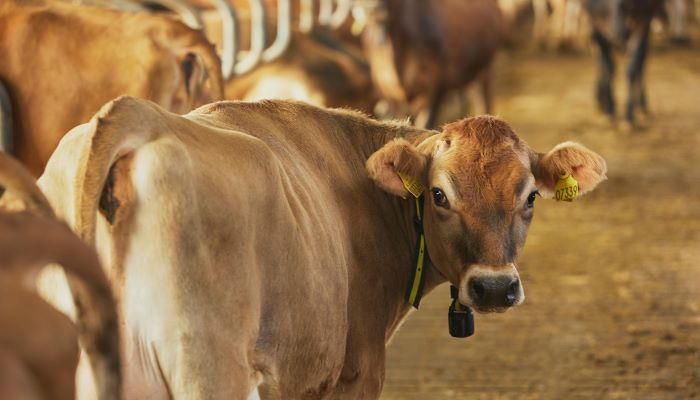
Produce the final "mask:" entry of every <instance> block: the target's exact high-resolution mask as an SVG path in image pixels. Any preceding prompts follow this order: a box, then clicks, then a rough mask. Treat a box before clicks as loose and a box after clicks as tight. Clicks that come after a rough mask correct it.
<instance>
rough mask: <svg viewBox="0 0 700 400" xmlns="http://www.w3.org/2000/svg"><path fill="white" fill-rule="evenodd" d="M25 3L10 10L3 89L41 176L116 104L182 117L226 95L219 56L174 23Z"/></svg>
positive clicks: (16, 132) (2, 56)
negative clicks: (73, 136) (61, 146)
mask: <svg viewBox="0 0 700 400" xmlns="http://www.w3.org/2000/svg"><path fill="white" fill-rule="evenodd" d="M16 3H17V2H16V1H15V0H11V1H3V2H2V4H0V60H2V62H0V81H2V82H3V83H4V86H5V87H6V89H7V92H8V93H9V97H10V99H11V105H12V114H13V115H12V120H13V139H14V140H13V142H14V143H13V146H14V149H13V153H14V154H15V155H16V156H17V157H18V158H19V159H20V160H21V161H22V162H23V163H24V164H26V165H27V166H28V167H29V169H30V170H31V172H32V173H33V174H35V175H36V176H38V175H40V174H41V172H42V171H43V169H44V165H45V163H46V161H47V160H48V159H49V156H50V155H51V153H52V152H53V150H54V148H55V147H56V145H57V144H58V141H59V140H60V139H61V137H62V136H63V134H64V133H65V132H67V131H68V130H69V129H70V128H71V127H73V126H75V125H77V124H80V123H83V122H85V121H87V120H88V119H89V118H90V116H91V115H93V114H94V113H95V112H96V111H97V110H99V109H100V107H101V106H102V105H104V104H105V103H106V102H107V101H109V100H111V99H113V98H114V97H117V96H120V95H124V94H130V95H132V96H137V97H142V98H145V99H150V100H152V101H154V102H156V103H158V104H160V105H161V106H163V107H165V108H166V109H168V110H171V111H173V112H178V113H184V112H187V111H189V110H191V109H192V108H194V107H195V106H198V105H201V104H205V103H208V102H211V101H213V100H218V99H221V97H222V94H223V93H222V90H223V86H222V77H221V69H220V65H219V59H218V57H217V55H216V52H215V50H214V48H213V47H212V46H211V45H210V44H209V43H208V42H207V41H206V39H205V38H204V35H203V34H202V33H201V32H200V31H194V30H192V29H189V28H187V27H185V26H184V25H183V24H181V23H180V22H178V21H176V20H174V19H171V18H169V17H167V16H163V15H149V14H134V13H127V12H120V11H116V10H106V9H101V8H94V7H80V6H74V5H66V4H53V5H51V6H22V5H19V4H16Z"/></svg>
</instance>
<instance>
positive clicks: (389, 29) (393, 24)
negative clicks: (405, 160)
mask: <svg viewBox="0 0 700 400" xmlns="http://www.w3.org/2000/svg"><path fill="white" fill-rule="evenodd" d="M358 4H361V7H362V8H361V9H362V10H363V11H364V12H363V14H364V18H365V22H364V23H365V27H364V32H363V33H362V43H363V47H364V50H365V54H366V56H367V59H368V60H369V64H370V68H371V74H372V81H373V82H374V85H375V86H376V87H377V89H378V91H379V94H380V97H382V98H383V99H385V100H387V101H389V102H390V103H392V104H394V105H396V104H408V105H409V108H410V114H411V115H412V116H413V117H415V118H416V124H417V125H421V126H424V127H433V126H434V125H435V123H436V116H437V113H438V111H439V109H440V105H441V103H442V100H443V98H444V97H445V95H446V93H447V92H448V91H450V90H465V89H466V87H467V86H468V85H469V84H471V83H472V82H474V81H475V80H479V81H480V82H481V90H482V95H483V98H484V105H485V111H486V112H487V113H490V112H492V111H493V105H492V95H491V85H490V67H491V63H492V61H493V59H494V56H495V54H496V50H497V49H498V48H499V46H500V45H501V42H502V39H503V36H504V22H503V18H502V15H501V11H500V8H499V6H498V3H497V1H496V0H472V1H463V0H436V1H431V2H428V1H423V0H403V1H399V0H366V1H363V2H360V3H358ZM419 113H420V114H421V115H420V116H419V115H418V114H419Z"/></svg>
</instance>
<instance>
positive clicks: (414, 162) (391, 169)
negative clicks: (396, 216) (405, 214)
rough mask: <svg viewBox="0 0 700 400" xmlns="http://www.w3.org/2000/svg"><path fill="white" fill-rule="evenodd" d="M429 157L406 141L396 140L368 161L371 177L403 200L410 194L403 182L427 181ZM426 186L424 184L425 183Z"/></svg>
mask: <svg viewBox="0 0 700 400" xmlns="http://www.w3.org/2000/svg"><path fill="white" fill-rule="evenodd" d="M426 164H427V157H426V156H425V155H424V154H421V153H420V152H419V151H418V149H416V147H415V146H413V145H412V144H411V143H409V142H408V141H407V140H405V139H394V140H392V141H390V142H389V143H387V144H385V145H384V146H383V147H382V148H381V149H379V150H377V151H376V152H374V154H372V155H371V156H370V157H369V159H368V160H367V164H366V168H367V173H368V174H369V177H370V178H371V179H372V180H373V181H374V183H375V184H376V185H377V186H379V187H380V188H382V189H383V190H385V191H387V192H389V193H391V194H393V195H396V196H400V197H403V198H406V197H407V196H408V194H409V192H408V190H406V187H405V186H404V183H403V181H402V180H401V176H400V175H402V176H403V177H404V178H408V179H412V180H415V181H417V182H419V183H422V181H423V180H424V179H425V166H426ZM423 184H424V183H423Z"/></svg>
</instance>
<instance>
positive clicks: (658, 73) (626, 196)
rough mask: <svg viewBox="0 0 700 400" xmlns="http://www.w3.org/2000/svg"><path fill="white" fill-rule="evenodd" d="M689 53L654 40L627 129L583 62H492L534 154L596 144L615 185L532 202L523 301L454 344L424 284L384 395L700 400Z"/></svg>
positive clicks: (539, 58) (502, 98)
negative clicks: (604, 107)
mask: <svg viewBox="0 0 700 400" xmlns="http://www.w3.org/2000/svg"><path fill="white" fill-rule="evenodd" d="M699 50H700V44H699V43H698V40H696V42H695V44H694V46H693V47H690V48H671V47H669V46H666V45H656V46H655V47H654V49H653V51H652V55H651V59H650V62H649V64H648V65H647V75H646V81H647V89H648V97H649V102H650V109H651V112H652V114H653V115H652V118H650V119H649V120H648V121H646V122H645V127H644V128H642V129H638V130H636V131H629V130H625V129H619V128H618V129H616V128H614V127H612V126H611V124H610V123H609V121H607V120H606V119H605V118H603V117H602V116H601V115H600V114H598V113H597V111H596V107H595V104H594V99H593V87H594V81H595V76H596V69H595V66H596V61H595V59H594V58H593V56H592V55H588V54H583V55H578V56H558V55H542V54H534V53H532V52H529V53H528V52H521V53H517V54H512V53H504V54H502V55H501V56H500V58H499V60H498V64H497V65H498V68H497V74H496V76H497V80H496V84H495V88H496V113H497V114H498V115H500V116H502V117H503V118H505V119H506V120H507V121H509V122H510V123H511V124H512V125H513V126H514V128H515V130H516V131H517V132H518V133H519V134H520V135H521V137H522V138H524V139H525V140H526V141H528V142H529V143H530V145H531V146H532V147H533V148H535V149H538V150H540V151H545V150H549V149H550V148H551V147H552V146H554V145H555V144H557V143H559V142H561V141H564V140H575V141H579V142H581V143H584V144H586V145H587V146H589V147H590V148H592V149H594V150H596V151H598V152H599V153H601V154H602V155H603V156H604V157H605V158H606V160H607V162H608V167H609V174H608V176H609V180H608V181H607V182H605V183H603V184H602V186H600V188H599V189H598V190H597V191H596V192H594V193H592V194H590V195H588V196H586V197H584V198H581V199H579V200H578V201H576V202H575V203H572V204H569V203H556V202H554V201H553V200H549V201H543V200H541V199H539V200H538V201H537V203H536V206H535V207H536V211H535V219H534V221H533V223H532V226H531V229H530V235H529V237H528V241H527V244H526V246H525V249H524V252H523V253H522V255H521V258H520V265H519V268H518V269H519V271H520V273H521V278H522V280H523V284H524V287H525V293H526V300H525V303H524V304H523V305H522V306H521V307H519V308H517V309H515V310H511V311H508V312H507V313H505V314H497V315H476V335H475V336H473V337H471V338H469V339H453V338H451V337H449V334H448V332H447V320H446V319H447V307H448V302H449V294H448V293H449V291H448V287H447V286H441V287H439V288H438V289H437V290H436V291H434V292H433V293H431V294H430V295H429V296H428V297H427V298H426V299H425V300H424V302H423V304H422V306H421V309H420V310H419V311H417V312H414V313H413V314H412V315H411V317H410V318H409V320H408V321H407V322H406V323H405V324H404V326H403V328H402V329H401V330H400V331H399V332H398V334H397V335H396V336H395V338H394V341H393V343H392V344H391V345H390V346H389V349H388V360H387V367H386V370H387V372H386V378H387V379H386V383H385V386H384V391H383V394H382V397H381V398H382V399H384V400H394V399H397V400H398V399H401V400H411V399H489V400H491V399H631V398H635V399H700V51H699ZM624 70H625V68H624V65H618V79H617V88H616V93H617V97H618V107H619V108H620V109H622V105H623V102H622V101H620V100H624V99H625V98H626V91H625V82H624V79H622V78H623V76H624V75H623V74H622V73H623V72H624ZM477 108H478V107H477Z"/></svg>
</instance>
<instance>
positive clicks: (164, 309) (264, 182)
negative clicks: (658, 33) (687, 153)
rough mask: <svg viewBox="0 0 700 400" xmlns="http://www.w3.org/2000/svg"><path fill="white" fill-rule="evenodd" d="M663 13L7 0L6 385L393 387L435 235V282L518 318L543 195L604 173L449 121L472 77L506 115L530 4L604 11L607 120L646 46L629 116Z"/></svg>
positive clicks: (489, 1) (227, 394) (583, 159)
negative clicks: (420, 263)
mask: <svg viewBox="0 0 700 400" xmlns="http://www.w3.org/2000/svg"><path fill="white" fill-rule="evenodd" d="M78 3H80V4H78ZM669 3H672V5H676V6H678V4H679V2H677V1H670V2H669ZM680 3H682V4H683V6H682V7H680V6H678V7H680V9H682V10H684V11H687V8H688V6H689V5H690V3H686V2H685V0H684V1H681V2H680ZM668 5H669V4H666V6H668ZM663 7H664V1H662V0H639V1H626V0H580V1H577V0H550V1H548V2H547V1H544V2H543V1H540V0H530V1H525V0H501V1H496V0H473V1H464V0H434V1H424V0H341V1H332V0H329V1H326V0H320V1H318V0H317V1H311V0H298V1H295V2H292V1H291V0H280V1H272V0H265V1H263V0H249V1H242V0H235V1H232V2H228V1H226V0H212V1H211V2H209V1H204V0H197V1H195V0H192V1H190V2H189V3H188V2H184V1H176V0H153V1H144V2H138V1H135V0H134V1H128V0H120V1H100V0H84V1H80V2H78V1H61V0H4V1H2V2H0V134H1V135H2V149H3V150H4V151H3V152H0V196H1V198H0V207H1V208H2V209H3V211H2V212H0V398H2V399H74V398H76V397H79V398H84V399H93V398H99V399H122V398H125V399H144V398H148V399H161V398H162V399H167V398H181V399H219V398H226V399H229V398H231V399H246V398H249V399H253V398H281V399H296V398H328V397H332V398H348V399H358V398H377V397H378V396H379V393H380V391H381V388H382V383H383V378H384V361H385V346H386V344H387V343H388V342H389V340H390V339H391V337H392V335H393V334H394V333H395V332H396V331H397V330H398V328H399V326H400V325H401V322H402V321H403V320H404V319H405V318H406V316H407V314H408V312H409V310H410V308H411V305H410V304H408V303H407V302H406V300H405V296H404V295H405V293H406V290H407V287H411V279H412V276H414V275H412V274H414V273H415V271H413V268H414V267H415V257H416V254H414V253H415V252H416V249H415V248H414V247H415V244H416V242H417V241H422V240H423V237H424V238H425V239H424V240H425V249H426V250H425V252H426V255H427V256H426V259H427V260H428V262H427V264H426V268H425V271H423V275H422V278H421V279H422V281H421V283H420V290H422V291H423V292H425V293H427V292H429V291H430V290H431V289H432V288H434V287H436V286H437V285H439V284H442V283H444V282H449V283H450V284H451V285H453V286H454V287H456V288H457V293H458V294H457V301H458V302H459V303H460V304H462V305H464V306H467V307H470V308H473V309H475V310H477V311H480V312H494V311H498V312H502V311H505V310H506V309H508V308H510V307H512V306H515V305H518V304H520V303H521V302H522V301H523V300H524V290H523V287H522V283H521V281H520V279H519V275H518V272H517V270H516V262H517V257H518V253H519V251H520V249H521V248H522V246H523V244H524V242H525V237H526V235H527V230H528V226H529V223H530V221H531V219H532V216H533V207H534V203H535V200H536V198H537V197H538V196H541V197H545V198H549V197H552V196H553V192H554V191H555V188H556V186H557V184H558V182H560V178H561V177H562V176H565V175H569V176H571V177H573V179H575V180H576V182H577V185H578V192H580V193H581V194H583V193H586V192H588V191H591V190H593V189H594V188H595V187H596V186H597V185H598V184H599V183H600V182H601V181H603V180H604V179H605V178H606V176H605V174H606V164H605V161H604V160H603V159H602V158H601V157H600V156H599V155H598V154H596V153H594V152H593V151H591V150H589V149H587V148H585V147H584V146H582V145H580V144H576V143H572V142H565V143H561V144H559V145H557V146H555V147H554V148H553V149H551V150H550V151H548V152H543V153H542V152H537V151H535V150H533V149H531V148H530V147H529V146H528V145H527V144H526V143H525V142H524V141H523V140H521V139H520V138H519V137H518V136H517V135H516V133H515V132H514V131H513V130H512V128H511V127H510V126H509V125H508V124H507V123H506V122H504V121H502V120H500V119H498V118H494V117H489V116H481V117H472V118H467V119H463V120H460V121H457V122H454V123H451V124H447V125H445V126H443V127H442V129H441V130H440V131H436V130H431V128H432V127H434V126H435V125H436V123H437V113H438V112H439V110H440V108H441V105H442V103H443V101H444V99H445V98H446V96H447V95H448V94H449V93H450V92H454V91H458V92H459V91H463V90H464V88H466V87H467V86H469V85H470V84H471V83H473V82H475V81H479V82H480V86H481V89H482V92H483V96H484V105H485V110H486V111H487V112H489V111H490V110H492V99H491V97H492V96H491V90H490V76H491V74H490V72H489V71H490V67H491V64H492V62H493V59H494V56H495V54H496V52H497V50H498V49H499V47H501V46H502V45H503V43H504V42H506V41H507V37H508V32H509V29H512V27H513V26H514V25H515V24H516V22H515V21H516V20H517V19H518V18H517V15H518V14H519V13H520V12H521V11H522V10H525V9H530V8H533V9H534V10H535V13H534V14H535V21H536V22H535V26H536V27H537V29H536V30H535V31H536V32H538V31H541V30H542V27H541V25H542V24H548V23H550V22H548V21H546V19H547V18H550V17H553V16H555V15H559V14H561V15H566V17H565V18H563V19H561V20H556V21H554V22H551V24H552V25H556V26H563V25H562V23H561V21H569V22H567V23H566V24H564V25H567V24H571V22H570V19H571V14H572V13H574V14H575V13H576V12H578V11H577V10H586V11H587V13H588V14H587V15H588V19H589V20H590V21H591V26H592V29H591V32H592V36H593V38H594V41H595V43H596V44H597V46H598V47H599V49H600V51H599V54H600V59H601V66H602V69H601V74H600V81H599V84H598V87H597V89H596V93H597V98H598V101H599V104H600V106H601V108H602V109H603V111H605V112H606V113H608V114H609V115H610V116H611V117H612V116H614V115H615V105H614V104H615V103H614V100H613V95H612V90H611V79H612V72H613V68H614V67H613V61H612V60H613V58H612V51H613V50H614V48H615V47H616V46H618V45H619V44H621V43H622V44H624V43H629V44H628V45H627V47H628V49H631V50H630V51H631V55H630V61H629V68H628V76H629V80H630V94H629V98H628V103H627V108H626V112H625V117H626V118H627V119H628V120H629V121H631V122H633V121H634V119H635V113H636V109H638V108H639V109H641V110H642V111H645V110H646V101H645V93H644V88H643V86H642V79H641V75H642V71H643V65H644V60H645V58H646V55H647V48H648V42H649V31H650V23H651V20H652V18H654V16H655V15H659V13H661V12H663V10H664V8H663ZM678 7H675V8H674V7H671V8H669V9H670V10H676V11H677V10H678V9H679V8H678ZM696 7H697V5H696ZM538 10H539V11H538ZM674 12H675V11H674ZM671 14H672V13H671ZM674 15H675V14H674ZM317 16H318V18H317ZM671 19H673V18H671ZM557 21H558V22H557ZM567 26H568V25H567ZM546 30H547V29H545V31H546ZM538 34H539V33H538ZM273 37H274V40H270V39H269V38H273ZM271 98H278V99H287V100H263V99H271ZM223 99H228V100H248V101H219V100H223ZM289 99H292V100H297V101H292V100H289ZM253 100H255V101H253ZM378 104H382V105H384V107H383V109H384V111H383V112H386V113H387V114H388V115H390V116H393V117H400V116H403V117H405V116H411V117H412V118H411V120H412V121H414V122H415V125H416V126H412V125H411V124H409V123H407V122H406V123H398V122H394V121H391V122H387V121H379V120H376V119H373V118H370V117H368V116H367V115H377V114H376V113H377V112H378V111H377V110H378V109H380V108H382V107H378ZM334 107H344V108H334ZM351 109H354V110H359V111H354V110H351ZM8 154H11V155H12V156H14V157H15V158H16V159H18V160H19V161H20V162H21V163H20V162H17V161H15V159H14V158H13V157H11V156H10V155H8ZM37 178H38V181H37V180H36V179H37ZM409 183H410V184H409ZM409 189H410V190H409ZM416 189H417V190H416ZM414 196H415V197H416V199H414ZM408 198H410V199H411V200H410V201H409V200H407V199H408ZM414 200H415V201H414ZM416 214H419V215H418V216H419V217H420V221H422V222H421V224H420V226H416V224H415V223H414V220H415V218H416V217H417V215H416ZM69 227H70V228H69ZM419 239H420V240H419ZM47 264H59V265H60V266H61V267H62V268H59V267H58V266H57V265H51V266H49V267H46V265H47ZM412 271H413V272H412ZM37 288H38V289H37ZM37 292H41V295H42V297H43V298H44V299H46V301H48V302H49V303H50V304H51V305H49V303H47V302H46V301H45V300H42V299H41V298H39V297H38V295H37ZM57 309H58V310H61V311H60V312H59V311H57ZM65 315H68V316H69V317H66V316H65ZM78 341H79V343H80V350H79V347H78Z"/></svg>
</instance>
